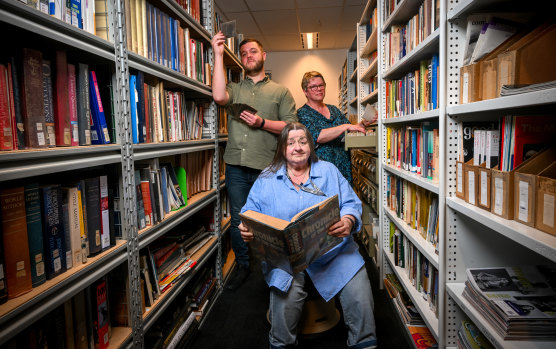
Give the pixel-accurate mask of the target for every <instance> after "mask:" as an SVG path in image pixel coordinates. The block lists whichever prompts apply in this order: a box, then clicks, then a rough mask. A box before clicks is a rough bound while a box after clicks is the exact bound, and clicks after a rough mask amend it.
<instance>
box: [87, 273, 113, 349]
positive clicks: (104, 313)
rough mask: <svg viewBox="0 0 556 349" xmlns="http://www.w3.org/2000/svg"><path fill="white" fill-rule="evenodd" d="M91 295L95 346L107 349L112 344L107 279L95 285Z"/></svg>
mask: <svg viewBox="0 0 556 349" xmlns="http://www.w3.org/2000/svg"><path fill="white" fill-rule="evenodd" d="M90 293H91V299H90V302H91V310H92V314H91V315H92V327H93V334H92V335H93V339H94V345H95V347H97V348H99V349H106V348H108V346H109V344H110V338H109V327H110V311H109V308H108V286H107V283H106V279H105V277H103V278H101V279H100V280H98V281H96V282H94V283H93V285H92V286H91V292H90Z"/></svg>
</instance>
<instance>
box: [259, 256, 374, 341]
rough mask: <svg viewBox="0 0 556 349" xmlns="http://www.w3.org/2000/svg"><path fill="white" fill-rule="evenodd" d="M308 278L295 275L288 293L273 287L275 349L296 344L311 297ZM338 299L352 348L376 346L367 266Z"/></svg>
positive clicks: (272, 310) (272, 323)
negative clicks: (307, 285)
mask: <svg viewBox="0 0 556 349" xmlns="http://www.w3.org/2000/svg"><path fill="white" fill-rule="evenodd" d="M332 263H333V262H332ZM306 277H307V276H306V274H305V273H303V272H301V273H297V274H295V275H294V277H293V280H292V285H291V287H290V289H289V290H288V292H287V293H283V292H281V291H279V290H278V289H276V288H274V287H271V288H270V322H271V328H270V333H269V340H270V348H271V349H279V348H288V347H293V346H294V345H295V344H296V337H297V324H298V322H299V318H300V317H301V311H302V310H303V303H304V302H305V298H306V297H307V292H306V291H305V290H304V286H305V278H306ZM337 297H338V298H339V300H340V303H341V304H342V309H343V315H344V321H345V324H346V326H347V327H348V339H347V345H348V348H350V349H364V348H374V347H376V345H377V341H376V332H375V318H374V315H373V307H374V303H373V293H372V291H371V282H370V281H369V277H368V275H367V271H366V270H365V267H362V268H361V269H359V271H358V272H357V274H355V276H354V277H353V278H352V279H351V280H350V281H349V282H348V283H347V284H346V285H345V286H344V288H343V289H342V290H341V291H340V292H339V293H338V295H337Z"/></svg>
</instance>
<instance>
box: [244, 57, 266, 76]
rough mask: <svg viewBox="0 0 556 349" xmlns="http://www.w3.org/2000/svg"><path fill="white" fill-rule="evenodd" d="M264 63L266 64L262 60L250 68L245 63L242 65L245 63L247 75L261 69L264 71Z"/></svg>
mask: <svg viewBox="0 0 556 349" xmlns="http://www.w3.org/2000/svg"><path fill="white" fill-rule="evenodd" d="M263 64H264V61H263V60H260V61H256V62H255V66H254V67H253V68H249V67H247V66H245V65H243V64H242V65H243V69H244V70H245V73H246V74H247V75H250V74H253V73H259V72H260V71H262V70H263Z"/></svg>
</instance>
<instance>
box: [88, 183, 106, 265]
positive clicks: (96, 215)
mask: <svg viewBox="0 0 556 349" xmlns="http://www.w3.org/2000/svg"><path fill="white" fill-rule="evenodd" d="M85 200H86V206H87V239H88V241H89V255H95V254H97V253H99V252H100V251H101V250H102V245H101V229H102V228H101V224H102V223H101V212H100V181H99V177H93V178H88V179H85Z"/></svg>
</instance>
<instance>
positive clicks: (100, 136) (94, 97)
mask: <svg viewBox="0 0 556 349" xmlns="http://www.w3.org/2000/svg"><path fill="white" fill-rule="evenodd" d="M89 93H90V102H91V114H92V116H93V117H92V118H91V119H92V122H91V123H92V125H91V142H92V144H108V143H110V136H109V135H108V127H107V126H106V118H105V116H104V109H103V108H102V100H101V98H100V92H99V89H98V82H97V75H96V72H95V71H93V70H91V71H90V72H89Z"/></svg>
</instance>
